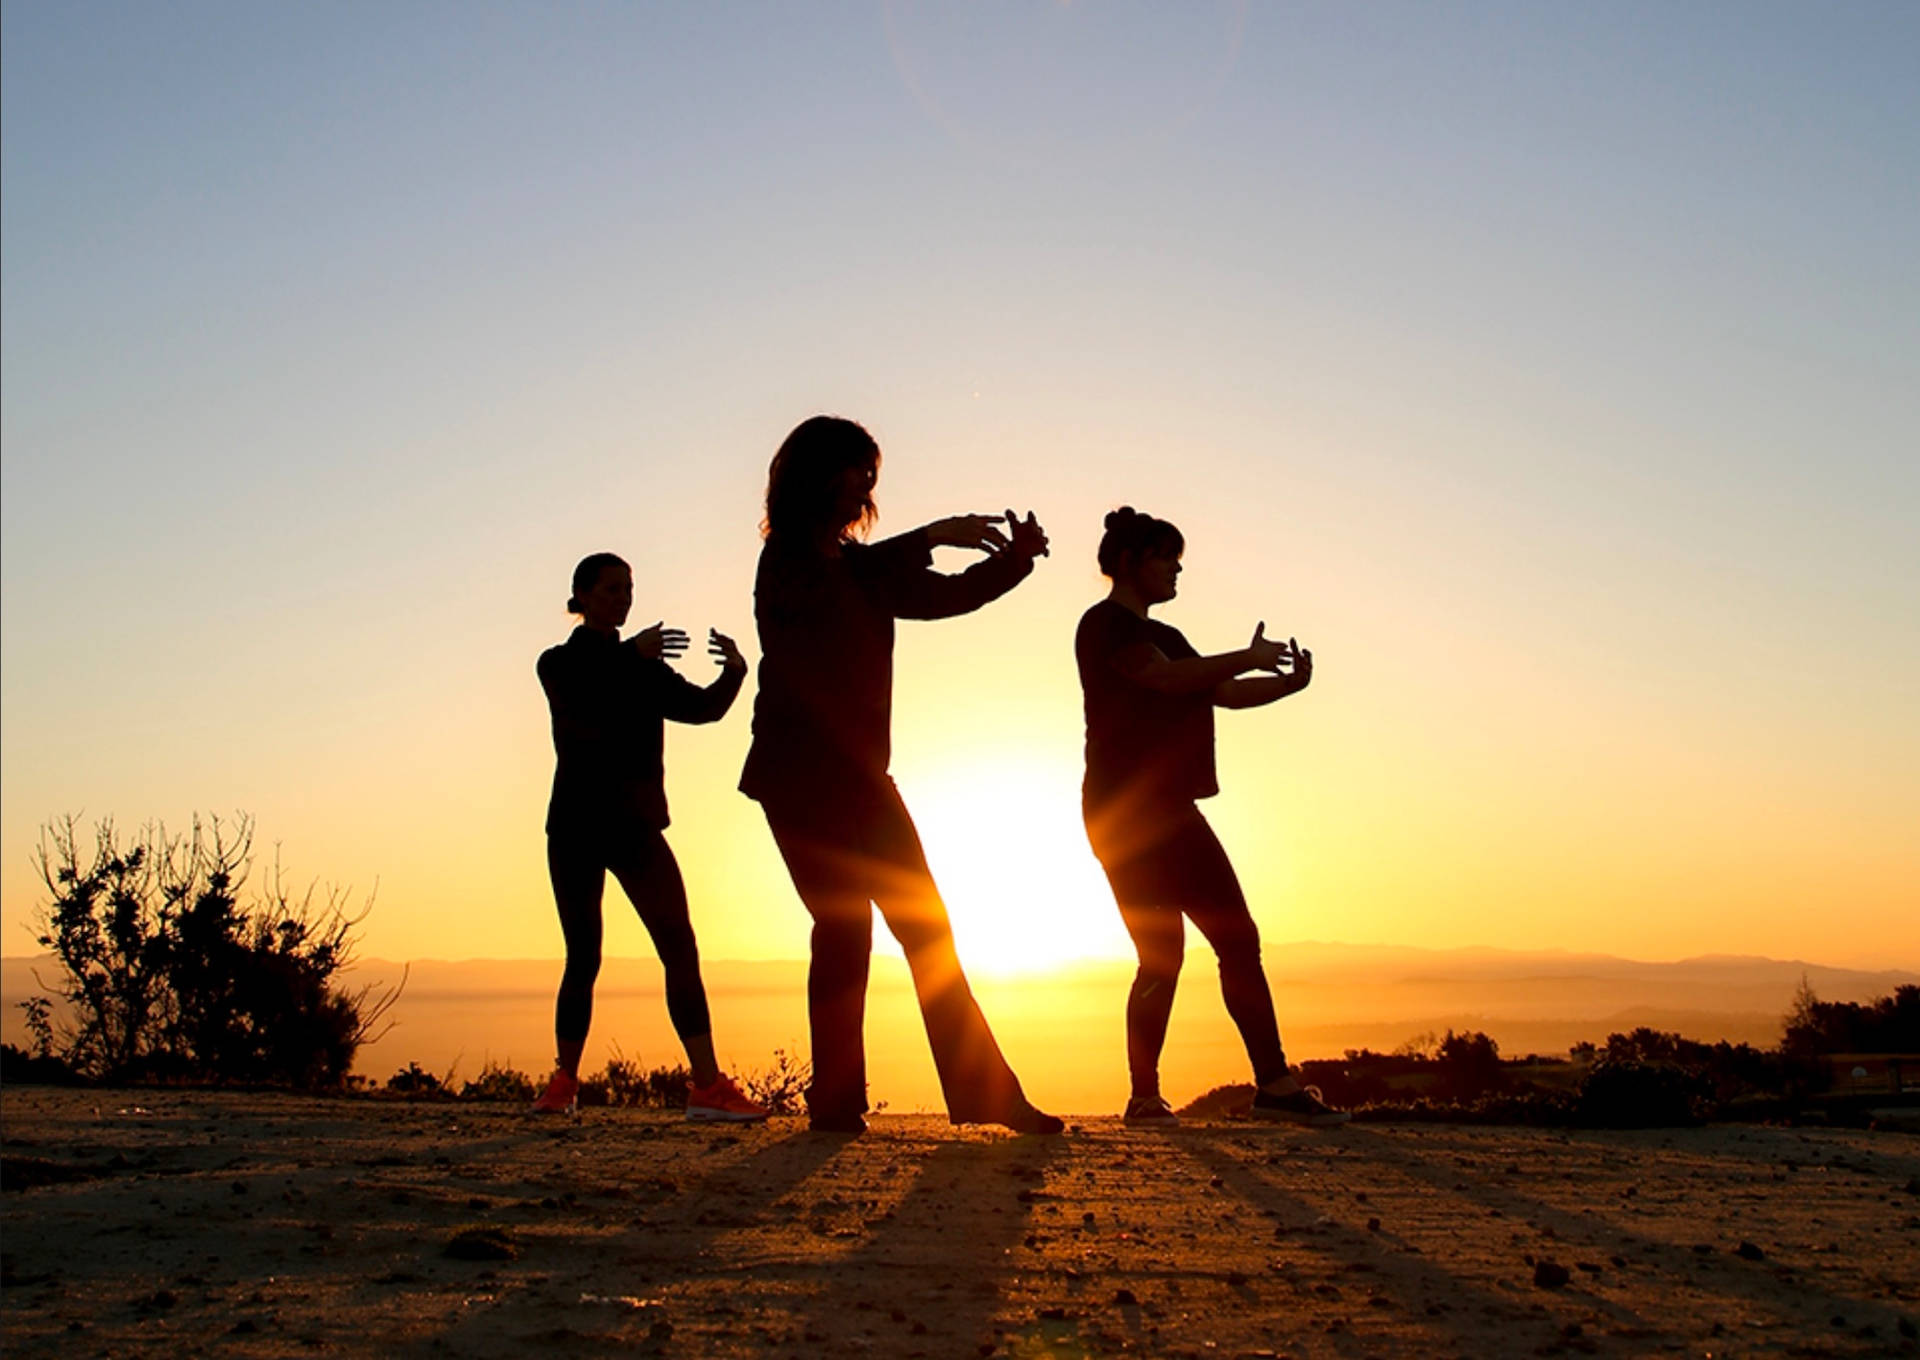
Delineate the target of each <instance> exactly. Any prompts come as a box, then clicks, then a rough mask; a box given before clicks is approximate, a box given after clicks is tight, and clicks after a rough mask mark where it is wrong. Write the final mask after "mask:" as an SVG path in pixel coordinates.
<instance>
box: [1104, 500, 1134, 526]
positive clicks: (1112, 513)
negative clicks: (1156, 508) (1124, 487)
mask: <svg viewBox="0 0 1920 1360" xmlns="http://www.w3.org/2000/svg"><path fill="white" fill-rule="evenodd" d="M1139 514H1140V512H1139V511H1138V510H1135V509H1134V508H1133V507H1132V506H1131V505H1123V506H1121V507H1120V508H1119V509H1118V510H1109V511H1107V518H1106V520H1105V521H1104V524H1105V527H1106V528H1109V529H1118V528H1119V527H1120V526H1121V525H1123V524H1126V523H1128V522H1129V521H1131V520H1134V519H1136V518H1138V517H1139Z"/></svg>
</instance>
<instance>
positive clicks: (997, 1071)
mask: <svg viewBox="0 0 1920 1360" xmlns="http://www.w3.org/2000/svg"><path fill="white" fill-rule="evenodd" d="M869 828H870V830H869V837H868V840H867V844H866V846H865V847H864V848H865V849H866V850H867V852H868V854H869V855H870V856H871V862H872V864H873V872H874V894H873V900H874V903H875V905H877V906H878V907H879V908H880V915H881V916H882V917H883V918H884V919H885V921H886V923H887V928H888V929H889V930H891V931H892V932H893V934H894V938H895V939H897V940H899V941H900V947H901V948H902V949H904V950H905V951H906V955H907V965H908V967H910V968H911V969H912V970H913V987H914V991H915V992H916V993H917V994H918V996H919V998H920V1015H921V1019H922V1020H923V1021H924V1022H925V1023H926V1027H927V1042H928V1044H929V1045H930V1046H931V1047H932V1049H933V1063H934V1066H935V1068H936V1069H938V1071H939V1073H940V1089H941V1092H942V1093H943V1094H944V1095H945V1096H946V1101H947V1117H948V1118H949V1119H951V1120H952V1121H953V1122H954V1123H956V1124H1003V1123H1009V1122H1011V1121H1014V1120H1017V1119H1020V1118H1021V1117H1022V1115H1023V1114H1026V1113H1031V1112H1032V1106H1030V1105H1029V1104H1028V1103H1027V1099H1026V1096H1025V1095H1024V1094H1023V1093H1022V1092H1021V1090H1020V1081H1019V1078H1017V1077H1015V1076H1014V1074H1013V1069H1012V1068H1011V1067H1009V1066H1008V1065H1007V1060H1006V1058H1005V1057H1004V1056H1002V1054H1001V1052H1000V1045H999V1044H998V1043H997V1042H996V1041H995V1040H994V1037H993V1031H992V1030H991V1029H990V1028H988V1026H987V1020H986V1017H985V1016H984V1015H982V1014H981V1013H980V1005H979V1003H978V1002H977V1001H975V1000H974V997H973V990H972V988H970V987H968V986H967V978H966V974H965V973H963V972H962V971H961V969H960V955H959V954H958V952H956V950H955V949H954V944H953V926H952V923H951V922H950V921H949V920H948V917H947V908H946V904H945V903H944V902H942V901H941V900H940V890H939V889H938V888H937V887H935V886H934V882H933V872H932V870H930V869H929V868H928V867H927V856H926V851H925V850H924V849H923V848H922V847H921V844H920V833H919V831H918V830H916V829H915V827H914V825H913V818H912V817H911V816H910V815H909V814H908V812H907V808H906V804H905V803H903V802H901V801H900V794H899V792H898V791H897V790H896V789H894V788H893V786H892V783H891V781H889V783H888V786H887V788H886V790H885V795H884V796H883V797H882V798H881V799H880V800H879V806H878V807H877V809H876V811H875V814H874V816H873V819H872V821H871V822H870V823H869ZM1042 1118H1044V1116H1042Z"/></svg>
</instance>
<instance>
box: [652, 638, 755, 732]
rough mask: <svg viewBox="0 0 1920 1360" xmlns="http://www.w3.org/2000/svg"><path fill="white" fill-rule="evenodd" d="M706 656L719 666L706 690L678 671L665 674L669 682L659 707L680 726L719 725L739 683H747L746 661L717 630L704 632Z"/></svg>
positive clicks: (731, 704)
mask: <svg viewBox="0 0 1920 1360" xmlns="http://www.w3.org/2000/svg"><path fill="white" fill-rule="evenodd" d="M707 655H709V656H711V657H712V658H714V660H716V661H718V662H719V663H720V674H718V675H717V676H715V677H714V678H713V683H712V684H710V685H707V686H706V687H705V688H702V687H701V686H699V685H696V684H693V683H692V682H691V681H689V680H687V679H686V678H685V677H684V676H682V675H681V674H680V673H679V672H678V671H668V672H667V674H668V676H669V677H670V679H668V681H667V682H666V693H665V702H664V703H663V704H662V705H661V708H662V711H663V716H665V717H668V718H671V719H673V720H674V721H675V722H683V723H710V722H718V721H720V719H722V718H724V717H725V716H726V715H727V710H728V709H730V708H732V707H733V701H734V699H735V698H737V697H738V696H739V694H740V685H741V682H742V681H744V680H745V679H746V675H747V659H746V658H745V657H744V656H741V655H740V649H739V648H738V647H737V646H735V645H734V641H733V639H732V638H730V637H728V636H727V635H726V634H725V633H723V632H721V631H720V630H719V629H717V628H709V629H708V630H707Z"/></svg>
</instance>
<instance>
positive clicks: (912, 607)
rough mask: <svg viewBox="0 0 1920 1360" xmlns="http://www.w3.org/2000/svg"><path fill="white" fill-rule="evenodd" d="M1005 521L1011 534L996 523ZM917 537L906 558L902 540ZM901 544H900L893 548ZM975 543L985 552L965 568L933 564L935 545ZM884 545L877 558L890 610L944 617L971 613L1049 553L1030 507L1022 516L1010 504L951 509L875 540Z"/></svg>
mask: <svg viewBox="0 0 1920 1360" xmlns="http://www.w3.org/2000/svg"><path fill="white" fill-rule="evenodd" d="M1003 521H1004V522H1005V523H1006V525H1007V527H1008V530H1009V532H1010V534H1011V537H1010V538H1009V537H1008V535H1006V534H1002V533H1001V532H1000V530H999V529H998V528H997V527H996V526H997V525H998V524H1000V523H1002V522H1003ZM916 537H917V538H918V539H919V552H918V553H917V554H915V555H914V556H913V557H911V558H909V557H908V556H907V553H906V545H907V544H908V543H910V542H911V541H912V540H913V539H915V538H916ZM896 544H899V545H901V547H899V548H897V549H896V548H895V547H894V545H896ZM937 547H950V548H977V549H979V550H980V551H982V552H984V553H986V554H987V557H986V559H985V560H984V561H981V562H975V563H974V564H973V565H972V566H970V567H968V568H967V569H966V570H965V571H962V572H957V573H955V574H953V575H951V576H949V575H947V574H946V573H944V572H938V571H935V570H933V549H935V548H937ZM879 550H886V551H887V552H888V556H887V557H885V558H881V559H879V561H880V562H881V563H882V564H883V565H884V567H885V568H886V570H887V587H888V589H887V594H888V602H889V606H890V607H891V609H892V612H893V613H894V615H895V616H896V617H898V618H903V619H947V618H952V617H954V616H955V615H958V614H969V613H972V612H973V611H974V610H976V609H978V608H979V607H980V606H981V605H983V604H986V603H988V602H990V601H992V600H997V599H999V598H1000V597H1001V596H1002V595H1004V594H1006V593H1007V592H1008V591H1009V590H1012V589H1013V588H1014V587H1015V586H1017V585H1019V584H1020V582H1022V581H1024V580H1026V578H1027V576H1028V575H1029V574H1030V573H1031V572H1032V571H1033V560H1034V558H1036V557H1044V556H1046V554H1047V535H1046V531H1045V530H1043V529H1042V528H1041V527H1040V523H1039V521H1038V520H1037V519H1035V518H1034V516H1033V515H1032V514H1031V513H1029V514H1028V515H1027V517H1026V519H1025V520H1021V519H1020V518H1019V517H1018V516H1016V515H1015V514H1014V513H1013V511H1011V510H1009V511H1007V513H1006V514H1005V515H1004V516H1001V515H954V516H952V517H951V518H949V519H942V520H935V521H934V522H933V523H932V524H929V525H927V526H926V528H924V529H916V530H914V531H913V533H912V534H903V535H901V537H900V538H898V539H890V540H888V541H887V542H886V543H882V544H878V545H876V551H879Z"/></svg>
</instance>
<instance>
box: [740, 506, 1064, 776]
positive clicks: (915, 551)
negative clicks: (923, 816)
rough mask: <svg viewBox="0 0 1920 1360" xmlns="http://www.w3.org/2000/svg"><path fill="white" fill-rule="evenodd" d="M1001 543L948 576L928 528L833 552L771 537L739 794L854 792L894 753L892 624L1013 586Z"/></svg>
mask: <svg viewBox="0 0 1920 1360" xmlns="http://www.w3.org/2000/svg"><path fill="white" fill-rule="evenodd" d="M1032 570H1033V562H1032V559H1030V558H1028V557H1025V556H1022V555H1021V554H1019V553H1015V552H1011V551H1007V552H1001V553H999V554H996V555H995V556H992V557H989V558H986V559H985V560H984V561H980V562H976V563H974V564H973V565H972V566H970V567H968V568H967V569H966V570H965V571H962V572H958V573H955V574H953V575H947V574H945V573H942V572H937V571H934V570H933V549H932V546H931V544H930V543H929V542H928V539H927V533H926V530H924V529H915V530H913V531H911V532H909V533H904V534H901V535H899V536H898V537H896V538H889V539H885V540H883V541H881V542H879V543H873V544H863V543H849V544H847V545H845V546H844V548H843V549H842V550H841V555H840V556H838V557H829V556H827V555H825V554H823V553H821V552H818V551H817V550H815V549H813V548H812V547H810V546H803V545H799V544H789V543H784V542H782V541H780V540H779V539H777V538H772V539H768V540H767V543H766V546H765V547H763V548H762V549H761V551H760V568H759V571H758V573H757V575H756V576H755V579H754V586H753V617H754V622H755V624H756V625H758V627H759V630H760V688H759V692H758V693H757V694H756V695H755V697H754V702H753V746H752V748H751V749H750V750H749V751H748V752H747V764H746V769H745V770H744V771H743V772H742V773H741V776H740V791H741V792H742V793H744V794H746V795H747V796H748V797H749V798H754V799H758V800H759V801H760V802H761V803H763V804H769V805H773V804H781V803H784V804H786V805H788V806H792V805H793V804H794V803H796V802H802V801H813V800H817V799H821V798H826V799H833V798H836V797H846V798H856V799H857V798H860V797H862V796H864V795H865V794H866V793H867V792H868V791H870V790H872V789H873V788H875V787H876V786H877V785H879V784H880V783H882V781H884V780H885V778H886V774H887V766H888V763H889V761H890V760H891V758H892V746H893V739H892V720H893V621H894V620H895V619H897V618H898V619H944V618H951V617H953V616H954V615H956V614H966V613H969V612H971V611H972V610H975V609H978V608H979V607H980V606H981V605H983V604H986V603H987V602H988V601H990V600H995V599H998V598H999V597H1000V596H1002V595H1004V594H1006V593H1007V592H1008V591H1009V590H1012V589H1013V588H1014V587H1015V586H1016V585H1018V584H1019V583H1020V582H1021V581H1022V580H1024V579H1025V578H1026V576H1027V574H1028V573H1029V572H1031V571H1032Z"/></svg>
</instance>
